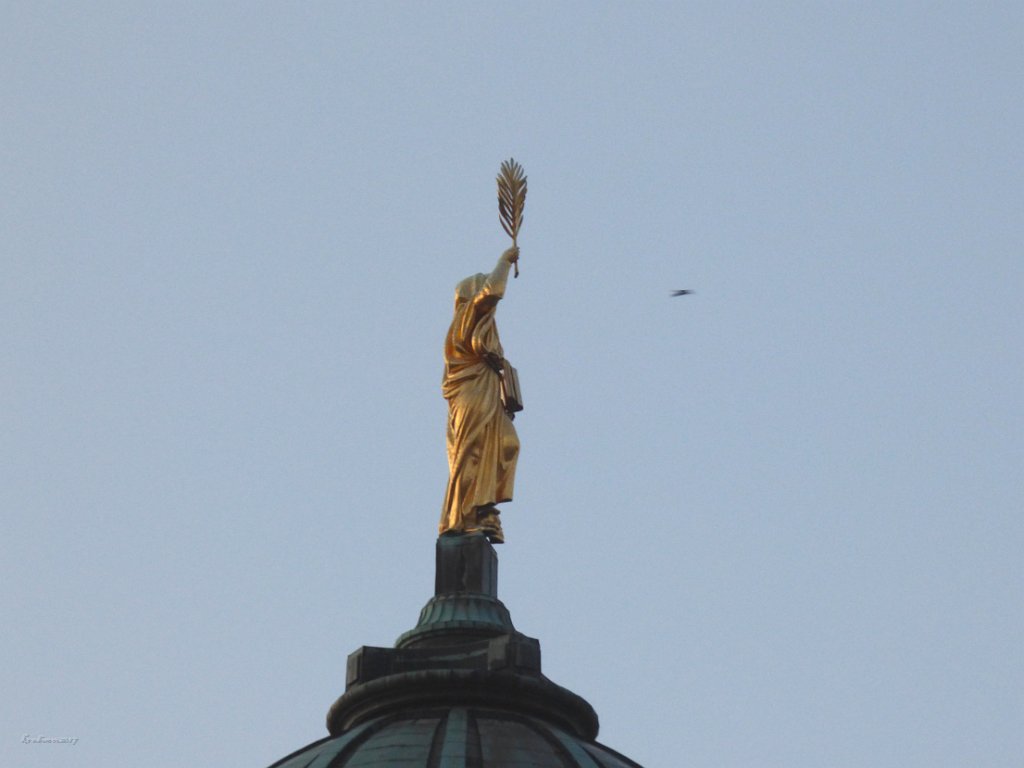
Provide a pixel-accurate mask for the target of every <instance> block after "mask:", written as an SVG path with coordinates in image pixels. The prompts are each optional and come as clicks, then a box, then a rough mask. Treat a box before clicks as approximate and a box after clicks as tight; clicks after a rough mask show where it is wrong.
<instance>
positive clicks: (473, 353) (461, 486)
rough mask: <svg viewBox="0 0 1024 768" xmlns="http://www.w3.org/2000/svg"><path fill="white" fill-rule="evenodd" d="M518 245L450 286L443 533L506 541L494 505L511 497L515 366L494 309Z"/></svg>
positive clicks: (516, 405) (515, 445)
mask: <svg viewBox="0 0 1024 768" xmlns="http://www.w3.org/2000/svg"><path fill="white" fill-rule="evenodd" d="M518 259H519V248H517V247H515V246H513V247H512V248H509V249H508V250H506V251H505V252H504V253H503V254H502V255H501V258H499V259H498V263H497V264H496V265H495V267H494V269H493V270H492V271H491V272H490V274H484V273H479V274H476V275H473V276H472V277H467V278H466V279H465V280H462V281H461V282H460V283H459V284H458V285H457V286H456V287H455V312H454V315H453V317H452V324H451V327H450V328H449V329H448V336H447V337H446V338H445V343H444V379H443V381H442V384H441V388H442V392H443V394H444V397H445V399H446V400H447V401H448V430H447V437H448V471H449V475H448V489H447V491H446V493H445V497H444V505H443V507H442V509H441V524H440V526H439V528H440V532H441V534H452V535H455V534H467V533H482V534H484V535H485V536H487V538H488V539H489V540H490V541H491V542H493V543H496V544H497V543H500V542H502V541H504V535H503V533H502V530H501V520H500V518H499V516H498V509H497V505H498V504H501V503H502V502H505V501H511V500H512V487H513V484H514V481H515V472H516V459H517V458H518V456H519V437H518V436H517V435H516V429H515V426H513V424H512V419H513V416H514V412H515V411H516V410H519V409H521V408H522V406H521V405H520V404H519V402H518V401H519V396H518V388H519V387H518V381H516V380H515V379H516V374H515V370H514V369H513V368H512V367H511V366H510V365H508V363H507V361H506V360H505V353H504V351H503V350H502V348H501V341H500V340H499V338H498V326H497V324H496V323H495V312H496V309H497V306H498V302H499V301H500V300H501V299H502V297H504V295H505V288H506V287H507V284H508V272H509V269H510V267H511V266H512V265H513V264H515V263H516V261H517V260H518Z"/></svg>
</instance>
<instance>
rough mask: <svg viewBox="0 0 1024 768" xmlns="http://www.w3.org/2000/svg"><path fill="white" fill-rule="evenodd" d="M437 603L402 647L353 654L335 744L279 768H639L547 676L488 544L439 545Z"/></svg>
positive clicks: (334, 714)
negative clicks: (511, 607)
mask: <svg viewBox="0 0 1024 768" xmlns="http://www.w3.org/2000/svg"><path fill="white" fill-rule="evenodd" d="M434 593H435V594H434V597H432V598H431V599H430V601H428V602H427V604H426V606H424V608H423V610H422V611H421V612H420V619H419V622H418V623H417V625H416V626H415V627H414V628H413V629H411V630H409V631H408V632H406V633H404V634H403V635H402V636H401V637H399V638H398V641H397V643H396V644H395V647H394V648H374V647H369V646H364V647H362V648H360V649H358V650H356V651H355V652H354V653H352V654H351V655H350V656H349V658H348V670H347V679H346V687H345V693H344V694H343V695H342V696H341V697H340V698H339V699H338V700H337V701H335V702H334V704H333V705H332V706H331V708H330V710H329V711H328V713H327V730H328V732H329V733H330V736H328V737H327V738H325V739H323V740H321V741H317V742H314V743H313V744H310V745H309V746H307V747H304V748H303V749H300V750H299V751H298V752H295V753H293V754H291V755H289V756H288V757H286V758H284V759H283V760H280V761H278V762H277V763H274V765H273V766H271V768H357V767H358V768H575V767H577V766H578V767H580V768H640V766H639V765H638V764H637V763H635V762H633V761H632V760H630V759H629V758H627V757H624V756H623V755H620V754H619V753H617V752H615V751H614V750H612V749H609V748H608V747H605V746H603V745H601V744H599V743H598V742H597V741H596V738H597V732H598V720H597V714H596V713H595V712H594V709H593V707H591V706H590V704H588V703H587V702H586V701H585V700H584V699H583V698H581V697H580V696H577V695H576V694H575V693H573V692H572V691H569V690H567V689H565V688H562V687H561V686H559V685H556V684H555V683H553V682H551V681H550V680H548V678H546V677H545V676H544V675H543V674H542V673H541V663H540V643H539V642H538V641H537V640H535V639H533V638H531V637H527V636H526V635H523V634H521V633H520V632H517V631H516V630H515V627H514V626H513V625H512V619H511V617H510V616H509V612H508V610H507V609H506V608H505V606H504V605H503V604H502V603H501V601H500V600H498V559H497V555H495V553H494V548H493V547H492V546H491V545H490V543H488V542H487V540H486V539H485V538H484V537H483V536H478V535H477V536H472V535H471V536H442V537H440V538H439V539H438V541H437V575H436V580H435V588H434Z"/></svg>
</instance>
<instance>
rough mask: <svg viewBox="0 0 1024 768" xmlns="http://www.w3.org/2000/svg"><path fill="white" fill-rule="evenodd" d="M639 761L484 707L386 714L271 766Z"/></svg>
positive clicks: (610, 765)
mask: <svg viewBox="0 0 1024 768" xmlns="http://www.w3.org/2000/svg"><path fill="white" fill-rule="evenodd" d="M313 766H315V767H316V768H356V767H357V766H365V767H366V768H370V767H371V766H372V768H419V767H420V766H422V768H470V767H475V768H480V767H482V766H502V768H506V767H507V768H549V767H550V768H576V767H577V766H579V767H580V768H639V766H638V765H637V764H636V763H634V762H633V761H632V760H630V759H629V758H627V757H623V756H622V755H620V754H618V753H617V752H615V751H613V750H611V749H608V748H607V747H604V746H602V745H600V744H598V743H596V742H593V741H587V740H584V739H581V738H579V737H578V736H574V735H573V734H571V733H569V732H567V731H565V730H563V729H562V728H559V727H557V726H555V725H552V724H551V723H549V722H546V721H544V720H542V719H540V718H536V717H529V716H524V715H520V714H516V713H515V712H511V711H507V710H496V709H495V710H492V709H483V708H477V707H458V706H456V707H451V708H440V709H426V710H420V711H412V712H402V713H396V714H392V715H386V716H383V717H378V718H375V719H372V720H370V721H369V722H366V723H363V724H362V725H359V726H356V727H355V728H352V729H350V730H348V731H346V732H344V733H343V734H341V735H340V736H334V737H328V738H326V739H323V740H322V741H318V742H315V743H313V744H310V745H309V746H308V747H305V748H303V749H301V750H299V751H298V752H296V753H295V754H293V755H289V756H288V757H286V758H285V759H284V760H281V761H280V762H278V763H275V764H274V765H273V766H272V768H312V767H313Z"/></svg>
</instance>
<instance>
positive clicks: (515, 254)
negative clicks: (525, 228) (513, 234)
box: [501, 245, 519, 264]
mask: <svg viewBox="0 0 1024 768" xmlns="http://www.w3.org/2000/svg"><path fill="white" fill-rule="evenodd" d="M501 258H503V259H504V260H505V261H507V262H508V263H509V264H515V263H516V262H517V261H519V248H518V246H515V245H513V246H512V247H511V248H509V249H508V250H507V251H505V252H504V253H503V254H501Z"/></svg>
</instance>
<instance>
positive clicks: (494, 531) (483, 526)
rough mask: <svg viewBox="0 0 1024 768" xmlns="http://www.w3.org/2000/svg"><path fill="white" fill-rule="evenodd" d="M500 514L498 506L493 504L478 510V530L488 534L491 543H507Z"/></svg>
mask: <svg viewBox="0 0 1024 768" xmlns="http://www.w3.org/2000/svg"><path fill="white" fill-rule="evenodd" d="M498 515H499V512H498V508H497V507H495V506H494V505H493V504H488V505H487V506H485V507H479V508H478V509H477V510H476V520H477V530H478V531H480V532H481V533H482V534H483V535H484V536H486V537H487V540H488V541H489V542H491V544H504V543H505V534H504V532H503V531H502V530H501V518H500V517H499V516H498Z"/></svg>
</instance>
